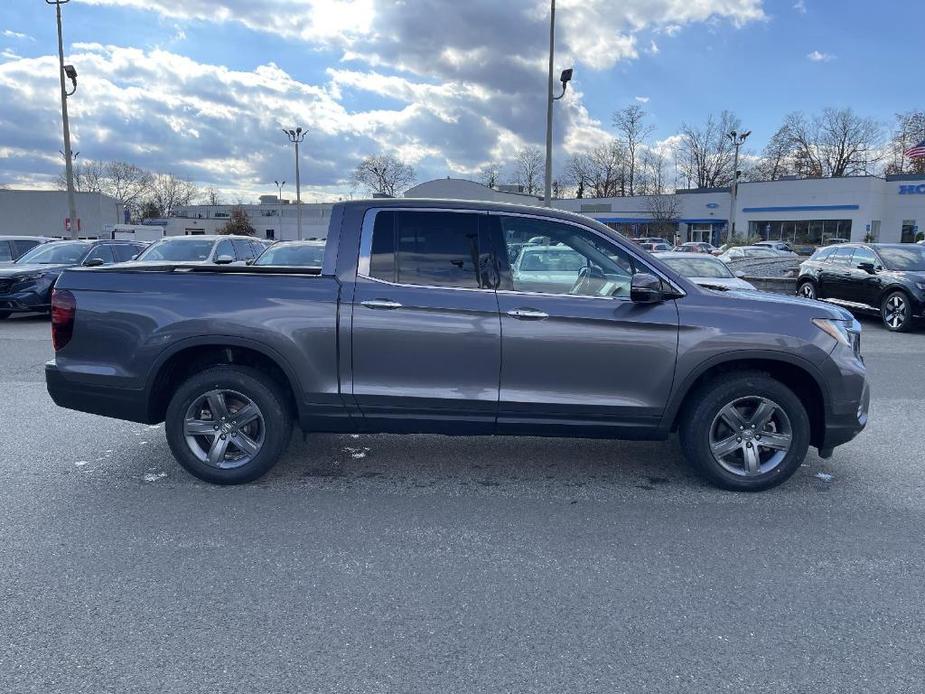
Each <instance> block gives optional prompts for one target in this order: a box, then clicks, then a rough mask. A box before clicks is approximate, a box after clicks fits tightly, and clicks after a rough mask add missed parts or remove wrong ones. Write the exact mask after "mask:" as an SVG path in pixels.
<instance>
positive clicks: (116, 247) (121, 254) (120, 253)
mask: <svg viewBox="0 0 925 694" xmlns="http://www.w3.org/2000/svg"><path fill="white" fill-rule="evenodd" d="M138 252H139V251H138V249H137V248H136V247H135V245H134V244H130V243H116V244H113V245H112V254H113V256H114V257H115V259H116V262H117V263H124V262H125V261H126V260H131V259H132V258H133V257H134V256H135V254H137V253H138Z"/></svg>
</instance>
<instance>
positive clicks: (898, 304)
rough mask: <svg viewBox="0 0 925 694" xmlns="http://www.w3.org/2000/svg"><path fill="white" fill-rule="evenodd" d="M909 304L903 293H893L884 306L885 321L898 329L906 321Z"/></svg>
mask: <svg viewBox="0 0 925 694" xmlns="http://www.w3.org/2000/svg"><path fill="white" fill-rule="evenodd" d="M908 309H909V305H908V303H907V302H906V299H905V298H904V297H903V296H902V295H901V294H893V296H891V297H890V298H889V299H887V300H886V304H885V305H884V307H883V322H884V323H886V324H887V326H889V327H890V328H893V329H894V330H896V329H897V328H900V327H902V325H903V324H904V323H905V322H906V311H908Z"/></svg>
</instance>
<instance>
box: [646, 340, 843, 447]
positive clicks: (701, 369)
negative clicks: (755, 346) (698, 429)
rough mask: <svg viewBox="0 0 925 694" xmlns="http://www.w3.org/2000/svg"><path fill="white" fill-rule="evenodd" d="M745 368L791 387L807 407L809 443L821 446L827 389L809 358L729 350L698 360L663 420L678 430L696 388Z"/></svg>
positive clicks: (744, 370)
mask: <svg viewBox="0 0 925 694" xmlns="http://www.w3.org/2000/svg"><path fill="white" fill-rule="evenodd" d="M746 371H752V372H761V373H765V374H767V375H768V376H770V377H771V378H773V379H775V380H776V381H779V382H780V383H783V384H784V385H785V386H787V387H788V388H790V390H792V391H793V392H794V393H795V394H796V396H797V397H798V398H799V399H800V401H801V402H803V404H804V406H805V407H806V413H807V415H809V421H810V427H811V432H810V444H811V445H813V446H817V447H818V446H820V445H821V444H822V441H823V438H824V435H825V420H826V412H827V411H828V402H829V393H828V389H827V388H826V386H825V382H824V380H823V379H822V376H821V374H819V372H818V370H817V369H816V368H815V367H814V366H813V365H812V364H811V363H809V362H807V361H805V360H803V359H800V358H799V357H793V356H790V355H781V354H777V353H773V352H772V353H760V354H729V355H722V356H718V357H716V358H714V359H711V360H707V361H706V362H704V363H702V364H700V365H699V366H698V368H697V369H695V370H694V371H692V372H691V373H690V374H689V375H688V377H687V378H686V379H685V380H684V382H683V384H682V386H681V387H680V388H678V390H677V391H676V393H675V395H674V397H673V398H672V401H671V402H670V404H669V406H668V409H667V410H666V412H665V417H664V420H665V421H666V422H668V423H670V425H669V430H670V431H677V429H678V425H679V423H680V419H681V417H683V416H684V411H685V408H686V407H687V405H688V404H689V403H690V402H691V401H692V399H693V398H694V397H696V394H697V391H698V390H699V389H700V388H701V387H702V386H704V385H706V384H707V383H709V382H710V381H712V380H715V379H720V378H722V377H723V376H724V375H726V374H735V373H742V372H746Z"/></svg>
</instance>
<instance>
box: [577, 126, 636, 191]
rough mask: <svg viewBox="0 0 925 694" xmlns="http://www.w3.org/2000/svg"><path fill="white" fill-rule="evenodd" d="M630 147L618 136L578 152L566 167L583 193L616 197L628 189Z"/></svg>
mask: <svg viewBox="0 0 925 694" xmlns="http://www.w3.org/2000/svg"><path fill="white" fill-rule="evenodd" d="M626 171H627V158H626V150H625V149H624V148H623V146H622V145H621V144H620V142H619V141H617V140H616V139H611V140H608V141H607V142H602V143H601V144H599V145H597V146H596V147H594V148H593V149H591V150H590V151H589V152H586V153H583V154H576V155H575V156H573V157H572V158H571V160H569V163H568V166H567V167H566V174H567V178H568V180H569V181H570V182H571V183H573V184H574V185H576V186H577V187H578V189H579V191H580V192H581V195H580V196H579V197H584V196H585V195H591V196H593V197H595V198H614V197H619V196H621V195H623V194H624V193H625V191H626Z"/></svg>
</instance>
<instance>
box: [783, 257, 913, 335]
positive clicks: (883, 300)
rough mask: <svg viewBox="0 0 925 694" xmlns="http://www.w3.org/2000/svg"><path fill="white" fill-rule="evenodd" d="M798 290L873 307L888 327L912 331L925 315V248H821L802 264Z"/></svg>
mask: <svg viewBox="0 0 925 694" xmlns="http://www.w3.org/2000/svg"><path fill="white" fill-rule="evenodd" d="M797 294H799V295H800V296H802V297H805V298H807V299H827V300H831V301H838V302H843V303H848V304H853V305H856V306H864V307H870V308H875V309H877V310H878V311H880V318H881V320H882V321H883V325H884V327H886V329H887V330H892V331H894V332H904V331H907V330H910V329H911V328H912V327H913V325H914V320H915V318H917V317H921V316H922V315H923V314H925V248H923V247H922V246H918V245H916V244H908V243H907V244H888V243H849V244H842V245H838V246H827V247H825V248H820V249H819V250H818V251H816V252H815V253H814V254H813V256H812V257H811V258H810V259H809V260H807V261H805V262H804V263H803V264H802V265H800V274H799V276H798V277H797Z"/></svg>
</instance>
